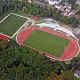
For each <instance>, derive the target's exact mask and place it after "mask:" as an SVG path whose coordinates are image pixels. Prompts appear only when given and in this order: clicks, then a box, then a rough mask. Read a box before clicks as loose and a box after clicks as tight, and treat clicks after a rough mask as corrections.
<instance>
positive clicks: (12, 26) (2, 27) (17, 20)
mask: <svg viewBox="0 0 80 80" xmlns="http://www.w3.org/2000/svg"><path fill="white" fill-rule="evenodd" d="M26 20H27V19H24V18H21V17H18V16H15V15H12V14H11V15H10V16H9V17H8V18H7V19H6V20H4V21H3V22H2V23H1V24H0V32H1V33H4V34H6V35H9V36H12V35H13V34H14V33H15V32H16V31H17V30H18V29H19V28H20V27H21V26H22V25H23V24H24V22H25V21H26Z"/></svg>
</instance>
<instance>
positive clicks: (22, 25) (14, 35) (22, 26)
mask: <svg viewBox="0 0 80 80" xmlns="http://www.w3.org/2000/svg"><path fill="white" fill-rule="evenodd" d="M28 21H29V20H27V21H26V22H25V23H24V24H23V25H22V26H21V27H20V28H19V29H18V30H17V31H16V32H15V33H14V34H13V36H12V37H11V38H13V37H14V36H15V35H16V34H17V33H18V32H19V31H20V29H21V28H22V27H24V25H25V24H26V23H27V22H28Z"/></svg>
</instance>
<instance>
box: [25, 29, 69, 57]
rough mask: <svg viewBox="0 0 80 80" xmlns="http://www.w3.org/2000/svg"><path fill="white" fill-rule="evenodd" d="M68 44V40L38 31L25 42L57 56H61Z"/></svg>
mask: <svg viewBox="0 0 80 80" xmlns="http://www.w3.org/2000/svg"><path fill="white" fill-rule="evenodd" d="M68 43H69V40H68V39H65V38H62V37H60V36H56V35H53V34H50V33H47V32H44V31H41V30H37V29H35V30H34V31H33V32H32V33H31V34H30V36H29V37H28V38H27V39H26V40H25V41H24V44H26V45H28V46H31V47H33V48H36V49H38V50H41V51H43V52H46V53H49V54H52V55H55V56H61V54H62V52H63V50H64V48H65V47H66V46H67V44H68Z"/></svg>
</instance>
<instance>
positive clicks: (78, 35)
mask: <svg viewBox="0 0 80 80" xmlns="http://www.w3.org/2000/svg"><path fill="white" fill-rule="evenodd" d="M57 22H58V23H59V24H60V25H61V26H62V27H64V28H66V29H69V30H70V31H72V32H73V34H74V35H75V36H76V37H77V38H78V39H79V40H80V34H78V29H79V28H80V26H79V27H77V28H76V29H74V28H72V27H71V25H66V24H64V23H62V22H60V21H57Z"/></svg>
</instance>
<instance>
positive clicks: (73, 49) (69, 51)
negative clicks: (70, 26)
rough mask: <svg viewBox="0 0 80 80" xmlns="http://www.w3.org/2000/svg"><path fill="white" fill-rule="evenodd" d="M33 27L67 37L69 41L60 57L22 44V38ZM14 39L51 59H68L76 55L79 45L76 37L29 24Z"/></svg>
mask: <svg viewBox="0 0 80 80" xmlns="http://www.w3.org/2000/svg"><path fill="white" fill-rule="evenodd" d="M34 29H39V30H42V31H45V32H48V33H51V34H55V35H57V36H61V37H63V38H67V39H69V40H70V42H69V43H68V45H67V47H66V48H65V50H64V51H63V53H62V55H61V56H60V57H56V56H54V55H51V54H48V53H45V52H43V51H40V50H38V49H35V48H32V47H30V46H27V45H25V44H23V42H24V40H25V39H26V38H27V37H28V36H29V35H30V34H31V33H32V32H33V30H34ZM16 40H17V42H18V43H19V44H20V45H22V46H27V47H29V48H31V49H34V50H37V51H39V53H40V54H42V53H45V54H46V56H47V57H49V58H52V59H56V60H68V59H71V58H73V57H74V56H76V55H77V53H78V51H79V46H78V43H77V39H75V38H72V37H70V36H67V35H66V34H64V33H61V32H57V31H54V30H52V29H49V28H45V27H42V28H40V27H37V26H31V27H30V28H25V29H23V30H22V31H20V32H19V33H18V35H17V37H16Z"/></svg>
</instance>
